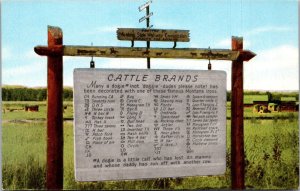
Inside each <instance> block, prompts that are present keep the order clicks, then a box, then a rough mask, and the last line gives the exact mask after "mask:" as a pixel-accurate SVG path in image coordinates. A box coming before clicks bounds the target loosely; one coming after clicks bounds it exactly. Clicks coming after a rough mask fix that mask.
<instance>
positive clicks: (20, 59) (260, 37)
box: [1, 0, 299, 91]
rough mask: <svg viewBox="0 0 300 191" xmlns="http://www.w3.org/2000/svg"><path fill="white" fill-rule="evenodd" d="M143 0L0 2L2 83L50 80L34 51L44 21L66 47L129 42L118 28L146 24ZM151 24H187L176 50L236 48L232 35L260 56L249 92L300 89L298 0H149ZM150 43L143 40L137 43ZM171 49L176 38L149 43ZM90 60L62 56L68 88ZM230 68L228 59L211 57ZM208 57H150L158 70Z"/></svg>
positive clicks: (247, 73) (194, 64)
mask: <svg viewBox="0 0 300 191" xmlns="http://www.w3.org/2000/svg"><path fill="white" fill-rule="evenodd" d="M145 2H146V0H73V1H71V0H23V1H21V0H18V1H17V0H3V1H2V2H1V51H2V58H1V59H2V84H4V85H23V86H29V87H41V86H42V87H46V86H47V58H46V57H42V56H39V55H37V54H35V52H34V50H33V48H34V47H35V46H37V45H47V26H48V25H51V26H58V27H60V28H61V29H62V30H63V43H64V45H87V46H89V45H91V43H93V45H94V46H124V47H129V46H130V45H131V43H130V42H128V41H119V40H118V39H117V37H116V30H117V28H145V25H146V23H145V21H144V22H142V23H139V19H140V18H141V17H143V16H144V15H145V10H143V11H141V12H139V10H138V7H139V6H140V5H142V4H144V3H145ZM150 11H151V12H153V16H152V17H151V18H150V24H151V25H153V28H157V29H184V30H190V42H180V43H179V42H178V43H177V47H178V48H208V47H210V48H212V49H214V48H215V49H223V48H224V49H231V37H232V36H239V37H243V39H244V49H247V50H251V51H252V52H254V53H256V54H257V56H256V57H255V58H253V59H252V60H250V61H249V62H244V89H245V90H271V91H275V90H299V58H298V1H297V0H152V4H151V5H150ZM135 46H136V47H145V46H146V43H145V42H136V43H135ZM151 47H162V48H171V47H173V43H172V42H151ZM90 60H91V58H88V57H84V58H83V57H67V56H65V57H64V67H63V70H64V77H63V81H64V86H73V70H74V69H75V68H88V67H89V63H90ZM94 61H95V64H96V68H136V69H145V68H147V62H146V59H133V58H130V59H128V58H123V59H117V58H94ZM211 63H212V69H213V70H224V71H226V73H227V89H228V90H230V89H231V62H230V61H211ZM207 64H208V61H207V60H190V59H151V68H153V69H192V70H207Z"/></svg>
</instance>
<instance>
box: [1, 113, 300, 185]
mask: <svg viewBox="0 0 300 191" xmlns="http://www.w3.org/2000/svg"><path fill="white" fill-rule="evenodd" d="M45 125H46V124H45V123H3V128H2V131H3V138H2V140H3V149H2V158H3V171H2V172H3V186H4V188H5V189H33V188H36V189H42V188H43V187H44V183H45V162H46V158H45V156H46V128H45ZM244 126H245V151H246V175H245V176H246V186H247V188H253V189H296V188H297V187H298V180H299V179H298V177H299V175H298V166H299V165H298V158H299V156H298V148H299V143H298V120H297V119H293V120H276V121H275V120H257V119H254V120H245V122H244ZM73 144H74V142H73V125H72V123H70V122H66V123H64V189H205V188H227V189H228V188H230V184H231V183H230V182H231V179H230V168H229V166H228V167H227V170H226V174H225V175H222V176H203V177H187V178H174V179H171V178H164V179H154V180H136V181H105V182H96V183H92V182H89V183H78V182H75V181H74V162H73V161H74V160H73V159H74V156H73V149H74V148H73ZM229 148H230V121H229V120H227V165H229V164H230V149H229Z"/></svg>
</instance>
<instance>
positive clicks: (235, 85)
mask: <svg viewBox="0 0 300 191" xmlns="http://www.w3.org/2000/svg"><path fill="white" fill-rule="evenodd" d="M232 50H238V51H242V50H243V38H238V37H232ZM231 91H232V97H231V184H232V189H234V190H241V189H245V174H244V173H245V170H244V168H245V160H244V107H243V104H244V100H243V99H244V95H243V94H244V93H243V58H242V57H239V58H238V59H237V60H235V61H232V80H231Z"/></svg>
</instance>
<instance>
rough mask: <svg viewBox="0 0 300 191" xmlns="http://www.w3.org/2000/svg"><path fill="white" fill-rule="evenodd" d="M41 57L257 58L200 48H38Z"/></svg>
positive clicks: (250, 55)
mask: <svg viewBox="0 0 300 191" xmlns="http://www.w3.org/2000/svg"><path fill="white" fill-rule="evenodd" d="M34 50H35V52H36V53H37V54H39V55H44V56H47V55H62V56H83V57H84V56H86V57H91V56H93V57H109V58H147V57H151V58H183V59H205V60H207V59H210V60H231V61H234V60H237V59H238V58H240V59H241V60H243V61H248V60H250V59H251V58H253V57H254V56H255V54H254V53H253V52H251V51H249V50H243V51H237V50H236V51H235V50H230V49H200V48H180V49H179V48H178V49H177V48H176V49H172V48H149V49H147V48H138V47H137V48H128V47H115V46H110V47H106V46H57V47H55V46H53V47H50V48H49V47H45V46H36V47H35V48H34Z"/></svg>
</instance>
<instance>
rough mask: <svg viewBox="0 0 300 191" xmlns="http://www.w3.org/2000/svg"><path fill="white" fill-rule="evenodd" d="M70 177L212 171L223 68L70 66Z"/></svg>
mask: <svg viewBox="0 0 300 191" xmlns="http://www.w3.org/2000/svg"><path fill="white" fill-rule="evenodd" d="M74 107H75V121H74V123H75V125H74V127H75V128H74V135H75V136H74V137H75V139H74V144H75V156H74V158H75V179H76V180H77V181H101V180H126V179H150V178H161V177H182V176H199V175H200V176H201V175H219V174H223V173H225V169H226V73H225V72H223V71H197V70H141V69H139V70H136V69H126V70H120V69H118V70H116V69H75V70H74Z"/></svg>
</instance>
